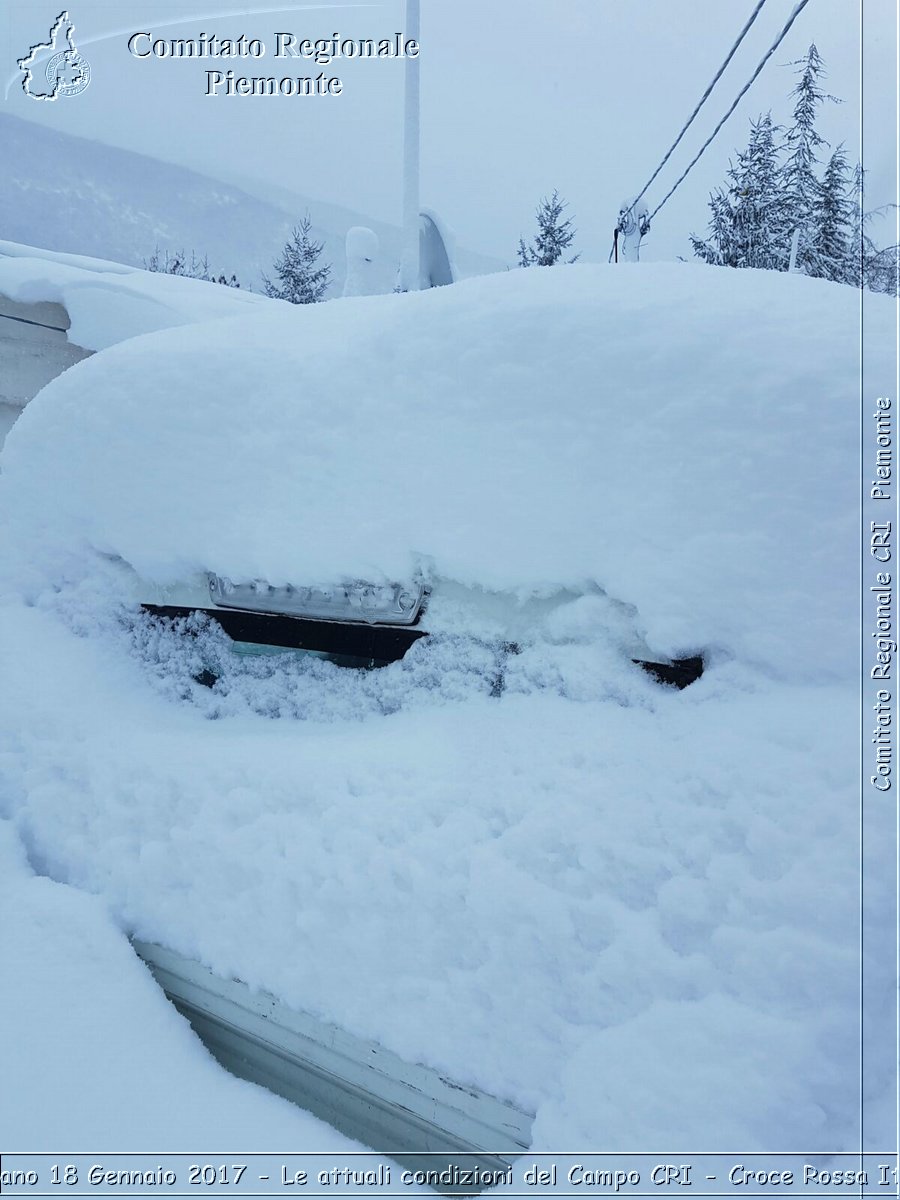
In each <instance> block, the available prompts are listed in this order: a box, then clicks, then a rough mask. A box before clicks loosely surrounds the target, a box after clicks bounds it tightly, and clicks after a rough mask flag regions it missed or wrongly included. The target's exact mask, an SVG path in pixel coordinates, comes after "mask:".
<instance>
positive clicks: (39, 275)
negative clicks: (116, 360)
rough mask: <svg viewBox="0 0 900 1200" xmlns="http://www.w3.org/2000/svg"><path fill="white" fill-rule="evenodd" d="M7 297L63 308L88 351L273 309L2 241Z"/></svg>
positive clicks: (237, 293)
mask: <svg viewBox="0 0 900 1200" xmlns="http://www.w3.org/2000/svg"><path fill="white" fill-rule="evenodd" d="M3 296H5V297H7V298H8V299H9V300H13V301H18V302H19V303H22V304H37V303H47V302H53V303H57V304H60V305H62V307H63V309H65V311H66V313H67V314H68V318H69V321H70V326H69V329H68V338H69V341H70V342H72V343H73V344H74V345H76V346H80V347H81V348H82V349H84V350H103V349H105V348H106V347H107V346H112V345H114V344H115V343H116V342H121V341H124V340H125V339H127V338H131V337H136V336H137V335H138V334H142V333H152V332H155V331H156V330H159V329H169V328H171V327H173V326H178V325H185V324H191V323H193V322H196V321H208V320H212V319H214V318H216V317H225V316H234V315H236V314H238V313H247V312H249V311H251V310H257V309H259V308H260V307H261V306H265V305H271V303H272V301H270V300H268V299H266V298H265V297H263V296H259V295H255V294H254V293H252V292H248V291H245V290H243V289H239V288H226V287H223V286H221V285H219V284H211V283H206V282H205V281H202V280H198V279H189V278H185V277H183V276H175V275H166V274H162V273H158V272H151V271H143V270H140V269H139V268H137V267H126V266H123V265H122V264H121V263H114V262H105V261H104V260H102V259H97V258H84V257H82V256H81V255H77V254H61V253H57V252H55V251H52V250H41V249H38V248H37V247H34V246H21V245H19V244H18V243H16V242H4V241H0V297H3Z"/></svg>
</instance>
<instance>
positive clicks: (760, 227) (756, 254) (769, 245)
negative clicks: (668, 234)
mask: <svg viewBox="0 0 900 1200" xmlns="http://www.w3.org/2000/svg"><path fill="white" fill-rule="evenodd" d="M777 132H778V127H777V126H776V125H774V124H773V122H772V114H771V113H767V114H766V115H765V116H764V117H760V118H759V120H757V121H754V122H751V130H750V141H749V143H748V145H747V148H746V150H742V151H740V152H739V154H738V157H737V163H736V164H733V163H730V164H729V167H728V186H727V188H720V189H719V190H718V191H717V192H714V193H713V194H712V195H711V196H710V198H709V208H710V213H711V217H710V222H709V235H708V237H707V238H706V239H705V240H704V239H702V238H698V237H696V236H693V235H692V236H691V242H692V244H693V247H694V253H695V254H696V255H697V257H698V258H702V259H704V260H705V261H706V262H708V263H714V264H717V265H719V266H726V267H760V268H764V269H767V270H774V271H779V270H781V271H783V270H784V269H785V268H786V267H787V265H788V255H789V252H790V232H789V230H788V228H787V225H786V222H785V213H784V202H783V185H782V179H781V170H780V168H779V165H778V146H777V145H776V140H775V138H776V133H777Z"/></svg>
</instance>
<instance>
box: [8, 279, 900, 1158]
mask: <svg viewBox="0 0 900 1200" xmlns="http://www.w3.org/2000/svg"><path fill="white" fill-rule="evenodd" d="M857 302H858V298H857V296H856V294H855V293H854V292H852V291H851V290H850V289H843V288H840V287H836V286H834V285H829V284H826V283H821V282H817V281H813V280H808V279H803V278H788V277H785V276H780V275H779V276H774V275H767V274H763V273H756V272H749V271H748V272H736V271H725V270H721V271H717V270H713V269H712V268H705V267H689V266H671V267H652V268H648V267H635V268H620V269H618V270H613V269H609V270H605V269H603V268H579V267H575V268H565V269H559V270H554V271H543V272H542V271H536V270H535V271H531V272H517V273H514V274H511V275H510V276H508V277H502V278H495V279H485V280H480V281H474V282H469V283H467V284H463V285H457V286H455V287H453V288H451V289H445V290H443V291H441V292H440V293H431V294H428V295H415V296H405V297H384V298H376V299H364V300H353V301H346V302H340V303H336V304H333V305H325V306H321V308H317V309H315V310H313V311H303V312H287V313H285V314H284V315H281V314H279V313H276V312H275V311H274V310H270V311H269V312H267V313H266V314H261V315H260V317H259V318H248V319H245V318H239V319H236V320H225V321H219V322H215V323H211V324H208V325H205V326H197V327H195V328H193V329H181V330H176V331H172V332H169V333H161V334H156V335H151V336H149V337H146V338H141V339H138V340H135V341H133V342H130V343H127V344H123V345H121V346H118V347H114V348H113V349H111V350H109V351H107V352H104V353H103V354H102V355H98V356H97V357H95V358H94V359H92V360H89V361H87V362H85V363H81V364H79V365H78V366H76V367H74V368H73V369H72V370H71V371H69V372H67V374H66V375H65V376H63V377H61V378H60V379H59V380H57V381H55V382H54V383H53V384H51V385H50V386H49V387H48V388H47V389H45V391H44V392H42V393H41V394H40V395H39V396H38V397H37V398H36V400H35V401H33V402H32V404H31V405H30V406H29V408H28V409H27V410H26V411H25V414H24V415H23V417H22V419H21V420H20V422H19V423H18V424H17V426H16V427H15V429H14V430H13V431H12V432H11V434H10V436H9V438H8V441H7V445H6V448H5V450H4V452H3V457H2V463H0V465H2V471H3V474H2V477H0V505H2V508H3V511H4V513H5V517H6V520H7V531H6V534H5V535H4V536H5V546H4V564H5V565H4V570H3V580H2V584H3V586H2V595H3V598H4V599H3V608H2V610H0V657H2V661H3V664H4V677H5V684H4V688H3V690H2V694H0V764H2V771H3V777H2V778H3V782H2V791H0V811H2V812H3V813H4V814H5V815H6V816H8V817H9V818H10V819H11V820H12V821H13V822H14V824H15V825H16V827H17V829H18V831H19V832H20V834H21V836H22V837H23V839H24V841H25V844H26V846H27V848H28V852H29V855H30V857H31V861H32V862H33V864H34V865H35V866H36V868H38V869H40V870H43V871H45V872H46V873H47V874H49V875H50V876H52V877H53V878H55V879H59V880H63V881H65V882H68V883H70V884H73V885H75V886H76V887H78V888H82V889H85V890H87V891H91V892H94V893H96V894H97V895H98V896H100V897H102V898H103V901H104V903H105V904H106V905H108V907H109V910H110V911H111V913H112V914H113V916H114V919H115V920H116V921H117V922H118V924H119V925H120V926H121V927H122V928H124V929H126V930H128V931H133V932H134V933H136V934H138V935H139V936H141V937H144V938H148V939H152V940H157V941H162V942H165V943H166V944H168V945H170V946H172V947H173V948H174V949H176V950H179V951H180V952H182V953H184V954H187V955H192V956H195V957H197V958H199V959H201V960H202V961H203V962H205V963H207V964H208V965H210V966H211V967H212V968H213V969H214V970H216V971H219V972H221V973H222V974H224V975H234V976H237V977H240V978H242V979H245V980H247V981H248V982H249V983H251V984H253V985H256V986H261V987H265V988H267V989H269V990H272V991H274V992H276V993H277V994H278V995H279V996H280V997H281V998H282V999H284V1000H285V1001H286V1002H288V1003H290V1004H293V1005H295V1006H297V1007H301V1008H304V1009H307V1010H309V1011H311V1012H313V1013H316V1014H319V1015H322V1016H326V1017H327V1018H328V1019H329V1020H332V1021H335V1022H337V1023H338V1024H341V1025H343V1026H345V1027H346V1028H347V1029H349V1030H351V1031H352V1032H355V1033H357V1034H360V1035H362V1036H367V1037H373V1038H375V1039H377V1040H380V1041H382V1042H383V1043H384V1044H385V1045H386V1046H388V1047H390V1048H391V1049H393V1050H395V1051H396V1052H398V1053H399V1054H401V1055H403V1056H405V1057H407V1058H410V1059H413V1060H421V1061H425V1062H427V1063H429V1064H430V1065H433V1066H435V1067H438V1068H440V1069H442V1070H444V1071H446V1072H447V1073H448V1075H450V1076H451V1077H452V1078H455V1079H457V1080H460V1081H462V1082H465V1081H471V1082H474V1083H477V1084H480V1085H481V1086H482V1087H484V1088H486V1089H487V1090H489V1091H494V1092H496V1093H497V1094H500V1095H503V1096H506V1097H509V1098H511V1099H513V1100H517V1101H519V1102H520V1103H522V1104H525V1105H530V1106H533V1107H534V1109H536V1111H537V1120H536V1125H535V1144H536V1146H539V1147H546V1148H557V1149H558V1148H559V1147H560V1146H562V1145H563V1144H568V1145H569V1146H571V1145H577V1144H579V1143H580V1144H582V1145H593V1146H601V1145H602V1146H603V1147H604V1148H607V1149H623V1148H628V1149H634V1148H635V1147H647V1146H651V1145H655V1146H667V1147H671V1145H672V1144H674V1143H680V1144H682V1145H693V1146H694V1147H697V1146H703V1147H704V1148H709V1149H716V1148H719V1149H724V1148H728V1149H733V1148H734V1147H735V1146H736V1145H739V1146H740V1147H741V1148H742V1149H746V1150H748V1151H749V1150H753V1149H767V1150H777V1149H795V1148H796V1147H797V1146H798V1145H800V1146H803V1147H804V1148H805V1149H807V1150H809V1151H813V1150H826V1149H832V1150H833V1149H841V1148H851V1147H852V1146H854V1145H856V1144H857V1139H858V1136H859V1126H858V1122H859V1111H860V1110H859V1096H858V1092H857V1080H858V1049H859V1046H858V1002H859V991H858V989H859V980H858V956H859V946H858V909H857V901H858V892H859V876H858V865H859V859H858V842H857V839H858V830H859V814H858V808H857V788H856V783H857V771H856V762H857V749H858V746H857V733H856V715H857V699H856V680H855V664H856V634H855V628H854V626H855V620H856V594H855V579H856V574H855V563H856V542H855V538H856V527H855V512H856V495H857V486H858V481H857V478H856V464H857V459H856V454H857V447H858V440H857V409H856V395H857V392H856V388H857V375H858V363H857V360H856V353H857V338H856V329H857V326H856V304H857ZM892 314H893V309H892V306H891V304H890V302H889V301H885V302H884V303H883V304H881V303H880V302H878V301H877V300H876V301H875V302H873V304H872V306H871V314H870V317H869V320H870V322H871V323H872V324H873V326H874V328H875V332H876V333H877V324H878V322H880V321H883V322H884V335H885V336H884V346H885V354H887V347H888V345H889V344H890V333H889V331H890V321H891V317H892ZM873 344H877V342H875V341H873ZM86 397H87V398H88V399H87V400H86ZM61 497H63V498H64V500H65V503H60V499H61ZM98 551H102V554H103V556H101V555H100V554H98ZM104 556H105V557H104ZM110 557H112V558H113V559H115V560H116V561H109V559H110ZM118 558H123V559H125V560H127V561H128V562H130V563H131V564H132V565H133V566H134V567H135V568H137V569H138V570H140V571H141V572H143V573H144V574H145V575H147V576H151V577H153V578H155V579H156V580H159V581H166V580H172V579H174V578H177V577H178V576H179V575H181V574H183V573H189V572H192V571H196V570H201V569H215V570H218V571H221V572H223V573H227V574H231V575H232V576H235V577H239V576H240V575H242V574H243V575H245V576H248V577H253V576H255V575H263V576H267V577H268V578H270V579H271V580H272V581H274V582H280V581H285V580H293V581H298V580H302V581H305V580H309V579H311V578H313V577H317V578H318V579H328V578H333V577H334V576H335V575H341V576H351V577H352V576H353V575H354V574H357V573H358V574H362V575H364V576H369V575H370V574H371V573H373V572H382V573H383V574H385V575H387V576H389V577H390V576H394V575H402V574H403V573H405V572H408V571H410V570H412V569H415V568H416V567H421V568H422V569H424V570H426V571H428V572H430V573H431V575H432V576H433V578H434V579H436V580H437V581H438V583H440V582H441V581H445V580H451V581H456V582H458V583H462V584H467V585H481V587H483V588H488V589H495V590H497V591H498V592H509V593H510V594H511V595H512V594H514V596H515V597H518V598H519V599H521V598H522V597H523V596H525V595H528V594H532V593H534V592H535V591H536V590H537V591H539V592H540V593H541V594H543V595H546V594H547V593H548V592H549V593H554V594H555V595H556V596H557V597H559V596H560V595H562V594H563V589H564V588H565V587H569V588H570V589H572V591H571V592H570V593H569V594H567V595H566V596H564V598H563V602H561V604H560V606H559V607H557V608H556V609H555V611H554V613H553V614H552V615H551V617H550V618H548V619H547V620H546V621H545V622H543V623H541V622H537V623H536V624H535V628H534V631H533V637H532V638H531V640H530V641H529V642H526V644H525V645H524V646H523V654H522V655H521V656H520V658H519V659H516V660H514V663H513V665H512V668H511V675H510V685H509V686H508V688H507V691H506V693H505V694H504V695H503V696H502V697H501V698H499V699H496V698H491V697H490V696H489V695H487V694H486V689H485V688H484V687H482V686H480V685H479V679H480V678H481V677H482V676H483V675H484V671H483V670H482V669H481V668H480V667H479V666H478V663H479V661H480V660H479V659H478V653H479V651H478V647H477V646H474V647H473V645H471V644H468V645H467V644H465V643H464V642H454V641H453V640H452V639H450V640H445V641H441V640H440V639H438V640H436V641H435V643H434V644H433V645H432V646H431V647H424V648H423V649H422V650H421V651H420V652H419V656H418V657H417V656H414V657H413V658H412V659H411V660H410V661H409V662H404V663H401V664H396V665H395V666H393V667H390V668H387V669H385V670H384V671H383V672H380V673H378V674H377V675H362V676H360V675H359V674H357V673H352V672H344V673H342V672H340V671H339V670H338V669H337V668H334V667H331V666H330V665H329V664H310V663H303V662H296V661H293V660H287V661H286V660H281V659H279V660H273V661H262V662H260V661H259V660H254V662H253V663H252V664H250V665H249V666H248V665H246V664H245V665H243V666H242V665H241V664H236V665H234V666H232V667H230V668H228V669H227V670H226V672H225V676H224V679H223V683H222V684H221V685H217V687H216V689H213V691H212V692H210V691H209V690H207V689H203V688H201V687H200V686H199V685H197V684H196V683H194V682H193V681H192V679H191V670H190V666H191V663H190V656H191V655H192V654H194V653H195V652H196V651H197V643H196V642H193V641H191V640H190V639H187V640H185V639H182V640H181V641H179V640H177V639H176V638H174V637H173V636H172V635H166V636H164V637H158V636H157V635H156V634H154V633H153V631H152V630H151V629H150V628H149V626H148V625H147V624H146V623H141V622H136V621H135V618H134V616H133V614H132V613H131V610H128V611H127V612H126V611H125V610H124V609H123V608H122V601H123V597H125V595H126V594H127V593H126V589H125V586H124V584H123V583H122V569H121V566H120V564H119V563H118V561H117V559H118ZM597 586H599V587H601V588H603V589H604V591H605V593H606V594H608V597H611V599H612V601H615V602H621V604H624V605H627V606H631V607H630V608H628V609H627V611H628V612H630V613H632V614H633V616H634V620H635V622H636V623H637V624H638V625H640V627H641V629H642V631H643V632H644V633H645V634H646V637H647V640H648V642H650V643H651V644H652V645H654V646H655V647H657V648H658V649H659V650H660V651H662V652H665V651H669V652H673V653H675V652H681V651H684V650H689V649H703V650H705V651H708V652H709V657H708V666H707V671H706V673H705V675H704V676H703V678H702V679H701V680H700V681H699V682H697V683H696V684H694V685H693V686H692V687H691V688H689V689H688V690H687V691H685V692H682V693H677V692H673V691H671V690H669V689H663V688H659V687H657V686H656V685H654V684H653V683H652V682H651V681H649V680H647V679H646V678H644V677H643V676H641V675H640V674H639V673H638V672H636V671H635V670H634V669H633V668H632V667H631V665H630V663H629V662H628V660H627V657H626V656H623V655H622V654H621V653H619V654H617V653H616V652H615V645H616V639H615V637H614V636H612V635H611V634H610V630H609V628H608V624H609V608H608V604H607V601H606V600H603V599H599V600H598V597H599V596H600V593H598V592H597V591H596V587H597ZM578 590H581V591H583V592H584V595H583V596H582V597H581V598H578V597H577V595H576V594H575V593H577V591H578ZM617 611H619V610H618V609H617ZM458 632H459V630H458V629H457V633H458ZM205 649H206V650H207V651H208V652H210V653H218V652H219V649H218V648H217V644H216V643H215V639H212V641H211V642H210V643H209V644H208V645H206V646H205ZM467 656H468V657H467ZM180 660H181V661H180ZM263 714H269V715H268V716H266V715H263ZM271 716H281V717H283V718H285V719H282V720H272V719H270V718H271ZM213 717H214V718H216V719H210V718H213ZM298 718H299V719H298ZM890 853H891V849H890V847H888V846H875V847H872V848H871V855H872V856H873V857H872V859H871V860H870V870H871V872H872V884H871V888H870V892H869V897H868V903H869V905H870V908H869V912H870V917H871V919H873V920H879V919H880V920H881V921H882V923H887V922H889V921H890V920H891V919H892V918H891V903H892V897H891V895H890V894H889V890H888V889H887V887H886V886H882V885H881V884H880V883H879V880H880V879H887V878H888V872H887V871H885V872H880V871H879V863H880V859H879V856H883V855H888V856H889V855H890ZM885 862H887V859H885ZM869 965H870V971H869V974H868V977H867V994H868V996H869V1003H870V1004H871V1006H872V1008H873V1011H874V1010H875V1009H877V1008H879V1007H880V1009H881V1012H882V1013H883V1019H884V1021H885V1026H884V1027H885V1030H886V1031H889V1030H890V1013H891V1011H892V1010H891V1003H892V1001H891V995H892V991H891V989H892V979H891V974H892V969H893V964H891V963H889V962H885V961H883V960H882V961H875V962H873V963H871V964H869ZM737 1058H739V1062H738V1063H737V1064H736V1059H737ZM736 1065H737V1067H739V1072H740V1079H739V1084H740V1086H735V1074H734V1072H735V1069H736ZM868 1086H869V1088H870V1090H871V1098H873V1100H874V1101H876V1102H877V1104H878V1108H877V1112H878V1114H879V1118H878V1120H877V1121H875V1120H873V1121H872V1122H870V1126H869V1129H868V1133H867V1138H871V1139H874V1142H875V1143H877V1142H878V1141H879V1139H883V1141H882V1145H883V1144H884V1141H886V1140H887V1139H888V1138H889V1136H890V1130H891V1128H892V1123H893V1119H894V1118H893V1115H892V1114H893V1108H892V1101H891V1100H890V1088H891V1086H892V1082H891V1068H890V1066H889V1065H885V1064H884V1063H883V1062H882V1063H880V1064H878V1063H876V1064H874V1068H873V1070H872V1071H870V1072H869V1075H868ZM874 1111H876V1110H875V1109H873V1112H874Z"/></svg>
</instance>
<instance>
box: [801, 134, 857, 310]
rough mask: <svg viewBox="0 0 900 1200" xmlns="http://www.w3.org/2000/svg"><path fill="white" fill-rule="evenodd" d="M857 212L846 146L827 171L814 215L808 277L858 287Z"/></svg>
mask: <svg viewBox="0 0 900 1200" xmlns="http://www.w3.org/2000/svg"><path fill="white" fill-rule="evenodd" d="M858 208H859V206H858V204H857V203H856V202H855V199H854V181H853V177H852V176H851V174H850V164H849V163H848V162H847V155H846V154H845V152H844V148H843V146H838V147H837V149H836V150H835V151H834V152H833V154H832V155H831V157H830V158H829V160H828V163H827V165H826V167H825V174H824V175H823V177H822V182H821V183H820V184H819V196H818V203H817V204H816V206H815V208H814V209H813V212H812V218H813V219H812V223H811V226H812V227H811V229H810V230H809V240H808V242H807V245H806V248H805V260H806V270H807V273H808V274H809V275H816V276H818V277H820V278H822V279H831V280H834V281H835V282H836V283H850V284H853V285H854V286H859V274H860V272H859V251H858V248H857V247H858V243H857V245H854V234H855V232H856V230H857V228H858V218H857V212H858ZM798 258H799V254H798Z"/></svg>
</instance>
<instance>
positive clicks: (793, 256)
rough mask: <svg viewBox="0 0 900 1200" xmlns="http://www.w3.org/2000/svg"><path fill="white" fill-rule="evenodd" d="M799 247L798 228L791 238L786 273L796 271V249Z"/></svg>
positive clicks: (798, 227)
mask: <svg viewBox="0 0 900 1200" xmlns="http://www.w3.org/2000/svg"><path fill="white" fill-rule="evenodd" d="M799 245H800V226H799V225H798V226H797V228H796V229H795V230H794V236H793V237H792V238H791V261H790V262H789V263H788V271H789V272H793V271H796V269H797V249H798V247H799Z"/></svg>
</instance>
